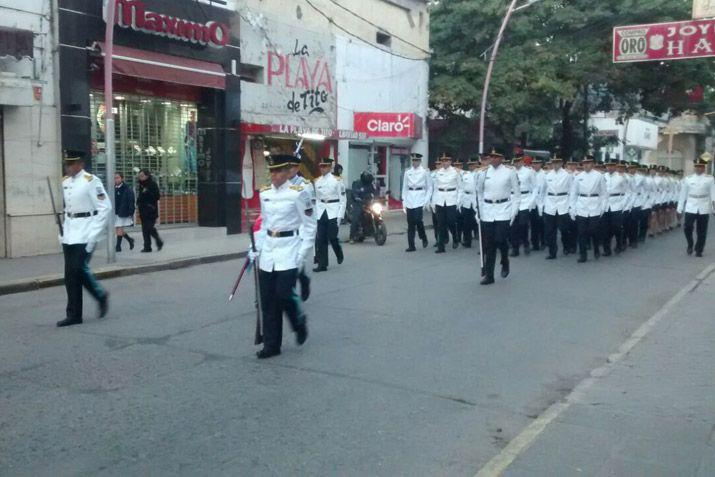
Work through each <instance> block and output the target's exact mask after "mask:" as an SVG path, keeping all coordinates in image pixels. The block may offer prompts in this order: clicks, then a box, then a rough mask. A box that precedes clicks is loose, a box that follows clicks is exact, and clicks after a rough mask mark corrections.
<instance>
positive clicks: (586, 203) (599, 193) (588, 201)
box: [569, 155, 607, 263]
mask: <svg viewBox="0 0 715 477" xmlns="http://www.w3.org/2000/svg"><path fill="white" fill-rule="evenodd" d="M593 163H594V157H593V156H592V155H587V156H586V157H585V158H584V160H583V162H582V164H583V172H581V173H580V174H578V175H577V176H576V177H575V178H574V181H573V184H572V185H571V193H570V195H569V203H570V213H571V218H572V219H573V220H575V221H576V227H577V229H578V253H579V259H578V262H579V263H583V262H585V261H586V260H587V249H588V243H589V241H590V242H591V244H592V245H593V254H594V256H595V257H596V259H598V258H599V257H600V256H601V251H600V242H601V216H602V215H603V211H604V208H605V207H606V200H607V196H606V181H605V179H604V178H603V174H601V173H600V172H598V171H596V170H594V169H593Z"/></svg>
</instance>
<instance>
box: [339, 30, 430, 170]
mask: <svg viewBox="0 0 715 477" xmlns="http://www.w3.org/2000/svg"><path fill="white" fill-rule="evenodd" d="M336 47H337V48H336V49H337V72H336V78H337V83H338V128H340V129H347V130H353V113H355V112H394V113H415V114H417V115H419V116H420V117H421V118H422V120H423V125H422V138H421V139H418V140H415V141H414V144H410V142H411V141H407V140H401V139H394V140H393V139H390V138H379V139H377V138H376V139H375V141H377V142H380V143H387V144H389V143H392V144H398V145H402V144H404V145H405V146H409V147H410V148H411V150H412V152H417V153H420V154H422V155H423V156H424V161H425V164H426V163H427V155H428V143H429V138H428V134H427V124H426V118H427V108H428V96H427V95H428V81H429V65H428V64H427V62H426V61H415V60H408V59H404V58H400V57H399V56H396V55H393V54H390V53H389V52H386V51H383V50H381V49H378V48H375V47H373V46H369V45H366V44H365V43H362V42H360V41H357V40H354V39H352V38H346V37H344V36H337V37H336ZM367 142H370V140H368V141H367ZM349 144H350V141H340V143H339V147H338V153H339V157H340V162H341V163H342V164H343V167H345V170H346V171H348V170H349V169H350V168H349V167H348V166H349V155H348V150H349ZM355 179H356V177H350V176H349V175H348V176H346V177H345V181H346V183H347V184H350V183H351V182H352V181H353V180H355Z"/></svg>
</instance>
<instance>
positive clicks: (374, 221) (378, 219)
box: [353, 198, 387, 245]
mask: <svg viewBox="0 0 715 477" xmlns="http://www.w3.org/2000/svg"><path fill="white" fill-rule="evenodd" d="M383 202H384V201H383V200H382V199H380V198H371V199H370V200H367V201H365V202H364V203H363V204H362V214H361V215H360V222H359V223H358V228H357V233H356V235H355V240H356V241H357V242H362V241H364V240H365V237H369V236H372V237H373V238H374V239H375V243H376V244H377V245H385V242H386V241H387V227H386V226H385V220H384V218H383V216H382V212H383V211H384V210H385V206H386V204H385V203H383ZM357 206H358V205H357V204H356V205H353V207H357Z"/></svg>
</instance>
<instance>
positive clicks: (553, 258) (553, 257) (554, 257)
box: [546, 254, 556, 260]
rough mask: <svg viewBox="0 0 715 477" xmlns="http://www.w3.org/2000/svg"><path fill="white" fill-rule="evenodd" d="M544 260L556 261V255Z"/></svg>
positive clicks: (548, 256)
mask: <svg viewBox="0 0 715 477" xmlns="http://www.w3.org/2000/svg"><path fill="white" fill-rule="evenodd" d="M546 260H556V255H550V254H549V255H547V256H546Z"/></svg>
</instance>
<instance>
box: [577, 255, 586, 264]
mask: <svg viewBox="0 0 715 477" xmlns="http://www.w3.org/2000/svg"><path fill="white" fill-rule="evenodd" d="M586 260H587V259H586V257H585V256H584V255H581V256H580V257H578V260H576V261H577V262H578V263H586Z"/></svg>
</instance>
